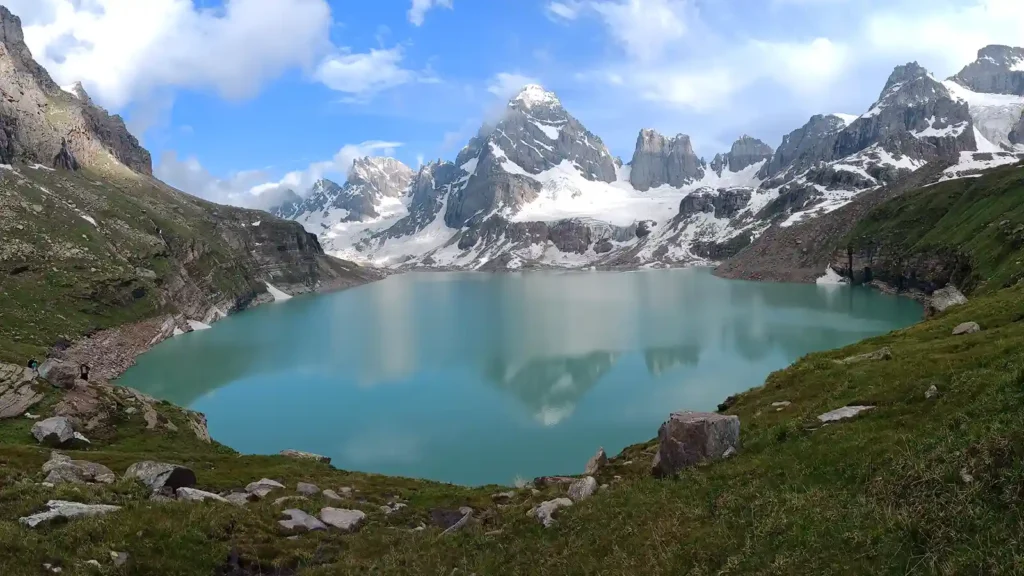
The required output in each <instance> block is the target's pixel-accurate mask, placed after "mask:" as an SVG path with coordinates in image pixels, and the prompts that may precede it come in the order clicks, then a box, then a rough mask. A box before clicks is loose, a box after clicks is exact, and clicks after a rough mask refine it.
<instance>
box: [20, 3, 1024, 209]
mask: <svg viewBox="0 0 1024 576" xmlns="http://www.w3.org/2000/svg"><path fill="white" fill-rule="evenodd" d="M5 4H6V5H7V6H8V7H10V8H11V10H12V11H14V12H15V13H16V14H19V15H20V16H21V17H22V18H23V20H24V22H25V25H26V41H27V42H28V44H29V47H30V48H31V49H32V51H33V54H34V55H35V56H36V58H37V59H38V60H40V61H41V62H42V63H43V65H44V66H46V67H47V69H48V70H49V71H50V72H51V74H52V75H53V76H54V77H55V79H56V80H57V81H58V82H59V83H61V84H70V83H72V82H74V81H76V80H80V81H82V82H83V84H84V85H85V87H86V89H87V90H88V92H89V93H90V95H91V96H92V97H93V98H94V99H95V100H96V101H97V102H99V103H100V104H102V105H104V106H105V107H107V108H109V109H111V110H113V111H116V112H120V113H122V114H123V115H124V116H125V117H126V118H127V120H128V123H129V126H130V128H131V129H132V131H133V132H134V133H135V134H137V135H139V136H140V137H141V139H142V140H143V142H144V144H145V145H146V146H147V147H148V148H149V149H150V150H151V151H152V152H153V157H154V164H155V165H156V166H155V171H156V173H157V175H158V176H159V177H161V178H163V179H165V180H166V181H168V182H169V183H171V184H173V185H175V186H178V187H180V188H182V189H184V190H185V191H187V192H190V193H193V194H197V195H200V196H204V197H207V198H210V199H213V200H217V201H221V202H232V203H238V204H251V205H255V204H258V202H257V201H256V200H255V199H254V198H253V192H262V191H267V190H273V189H276V188H279V187H281V186H288V187H291V188H294V189H296V191H297V192H300V193H301V192H303V191H304V188H305V187H307V186H308V185H310V184H311V183H312V180H313V179H315V178H316V177H320V176H322V175H326V176H328V177H331V178H333V179H335V180H338V181H343V180H344V178H345V171H346V170H347V167H348V165H350V163H351V160H352V158H354V157H355V156H358V155H362V154H390V155H394V156H396V157H397V158H399V159H400V160H402V161H404V162H406V163H408V164H410V165H412V166H416V165H417V163H418V162H419V161H420V160H421V159H424V158H425V159H428V160H429V159H435V158H445V159H451V158H453V157H454V156H455V154H456V153H457V152H458V150H459V149H460V148H461V147H462V146H463V145H464V144H465V142H466V140H467V139H468V138H469V137H470V136H472V135H473V133H475V131H476V129H477V128H478V127H479V125H480V124H481V122H483V121H484V120H485V119H486V118H493V117H495V116H496V115H497V114H498V113H499V111H500V109H501V107H502V106H503V104H504V102H505V101H506V100H507V98H508V97H509V96H510V95H511V94H512V93H513V92H514V91H515V89H516V88H518V87H520V86H521V85H522V84H523V83H525V82H531V81H536V82H539V83H541V84H543V85H544V86H545V87H547V88H548V89H550V90H553V91H555V92H556V93H557V94H558V95H559V97H560V98H561V99H562V101H563V104H564V105H565V106H566V108H567V109H568V110H569V111H570V112H571V113H572V114H573V115H575V116H576V117H577V118H579V119H580V120H581V121H582V122H583V123H584V125H586V126H587V127H588V128H589V129H590V130H591V131H592V132H594V133H596V134H597V135H599V136H601V137H602V139H604V141H605V143H606V144H607V145H608V147H609V148H610V149H611V151H612V153H613V154H617V155H620V156H622V157H623V158H624V159H625V160H626V161H628V160H629V157H630V155H631V154H632V149H633V145H634V141H635V139H636V134H637V132H638V131H639V130H640V129H641V128H646V127H650V128H655V129H657V130H659V131H662V132H664V133H670V134H675V133H679V132H682V133H686V134H690V135H691V136H692V138H693V141H694V145H695V147H696V149H697V152H698V153H699V154H703V155H706V156H708V157H710V156H713V155H714V154H715V153H716V152H719V151H725V150H727V149H728V147H729V145H730V144H731V142H732V141H733V140H735V139H736V138H737V137H738V136H740V135H741V134H745V133H746V134H750V135H752V136H755V137H758V138H761V139H763V140H765V141H766V142H768V143H769V144H770V145H772V146H777V145H778V144H779V142H780V140H781V137H782V135H783V134H784V133H786V132H789V131H790V130H792V129H794V128H797V127H799V126H800V125H802V124H803V123H804V122H805V121H806V120H807V118H808V117H809V116H810V115H811V114H815V113H831V112H846V113H859V112H862V111H864V110H866V109H867V108H868V107H869V106H870V104H871V103H872V102H873V101H874V99H875V98H876V96H877V94H878V91H879V90H880V89H881V87H882V85H883V84H884V82H885V78H886V77H887V76H888V73H889V72H890V71H891V69H892V67H893V66H895V65H896V64H900V63H904V62H907V61H909V60H918V61H920V62H921V63H922V64H923V65H925V66H926V67H928V68H929V69H931V70H933V71H934V72H935V73H936V75H940V76H947V75H949V74H952V73H954V72H955V71H956V70H957V69H959V68H960V67H961V66H963V65H964V64H966V63H968V62H970V61H971V60H973V58H974V53H975V52H976V50H977V49H978V48H980V47H981V46H982V45H984V44H988V43H1007V44H1014V45H1022V44H1024V27H1022V26H1019V23H1020V22H1024V2H1019V1H1018V0H885V1H882V0H560V1H555V0H373V1H367V0H360V1H356V0H6V2H5ZM1015 23H1016V24H1015Z"/></svg>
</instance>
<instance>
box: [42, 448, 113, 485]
mask: <svg viewBox="0 0 1024 576" xmlns="http://www.w3.org/2000/svg"><path fill="white" fill-rule="evenodd" d="M43 472H46V473H47V476H46V482H49V483H51V484H54V485H56V484H65V483H74V484H84V483H89V482H96V483H100V484H113V483H114V481H115V480H116V479H117V477H116V476H115V475H114V473H113V472H112V471H111V470H110V468H107V467H106V466H104V465H102V464H96V463H94V462H86V461H85V460H72V459H71V458H69V457H68V456H65V455H64V454H61V453H59V452H52V453H50V459H49V461H47V462H46V463H45V464H43Z"/></svg>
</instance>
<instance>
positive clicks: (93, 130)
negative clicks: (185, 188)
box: [0, 6, 153, 175]
mask: <svg viewBox="0 0 1024 576" xmlns="http://www.w3.org/2000/svg"><path fill="white" fill-rule="evenodd" d="M74 91H75V93H74V94H72V93H70V92H66V91H64V90H62V89H61V88H60V87H59V86H57V84H56V83H55V82H54V81H53V79H52V78H50V75H49V74H48V73H47V72H46V70H45V69H43V67H42V66H40V65H39V64H38V63H36V62H35V60H33V58H32V54H31V52H29V49H28V47H27V46H26V45H25V39H24V34H23V32H22V28H21V20H20V19H19V18H18V17H17V16H15V15H14V14H12V13H11V12H10V11H9V10H8V9H7V8H5V7H3V6H0V133H2V134H0V161H2V162H11V161H12V160H15V159H17V160H21V161H24V162H29V163H33V162H34V163H40V164H49V163H50V162H51V161H52V160H53V158H55V157H56V155H57V154H58V153H59V152H60V146H61V140H62V139H66V140H67V143H68V150H69V151H70V153H71V154H73V155H74V156H75V157H76V158H77V159H78V161H79V162H80V163H81V164H82V165H83V166H85V167H87V168H90V169H93V170H98V171H110V170H117V169H118V167H119V165H120V166H126V167H128V168H129V169H131V170H133V171H135V172H138V173H140V174H145V175H152V173H153V168H152V159H151V157H150V154H149V152H148V151H147V150H146V149H145V148H142V146H141V145H140V144H139V141H138V140H137V139H136V138H135V137H134V136H132V135H131V134H130V133H129V132H128V129H127V128H126V127H125V124H124V121H123V120H122V119H121V117H120V116H116V115H114V116H111V115H110V114H108V113H107V112H106V111H105V110H103V109H102V108H99V107H98V106H96V105H95V104H93V103H92V101H91V100H90V99H89V98H88V95H87V94H85V90H84V89H82V87H81V85H80V84H79V85H77V86H76V88H75V89H74Z"/></svg>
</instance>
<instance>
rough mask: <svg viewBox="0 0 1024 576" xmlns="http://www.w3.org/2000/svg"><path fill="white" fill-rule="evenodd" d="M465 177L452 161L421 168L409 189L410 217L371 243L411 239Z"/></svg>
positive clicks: (406, 217)
mask: <svg viewBox="0 0 1024 576" xmlns="http://www.w3.org/2000/svg"><path fill="white" fill-rule="evenodd" d="M465 178H466V173H465V171H463V170H461V169H459V168H457V167H456V166H455V164H452V163H451V162H440V161H438V162H431V163H429V164H425V165H424V166H422V167H421V168H420V170H419V172H417V173H416V175H415V176H414V177H413V179H412V183H411V184H410V186H409V214H408V215H406V216H404V217H403V218H402V219H400V220H399V221H398V222H396V223H395V224H394V225H392V226H390V227H389V228H387V229H386V230H383V231H381V232H378V233H377V234H375V235H374V236H373V238H372V239H371V244H372V242H373V241H383V240H387V239H389V238H401V237H403V236H411V235H413V234H416V233H418V232H420V231H422V230H423V229H425V228H426V227H427V226H429V225H430V224H431V223H432V222H434V220H435V219H436V218H437V217H438V215H439V214H440V213H441V210H442V209H443V208H444V206H445V202H446V201H447V199H448V194H449V193H450V192H451V189H452V186H453V185H454V184H455V183H456V181H458V180H460V179H462V180H464V179H465ZM442 218H443V215H442Z"/></svg>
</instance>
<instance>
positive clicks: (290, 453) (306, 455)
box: [281, 450, 331, 464]
mask: <svg viewBox="0 0 1024 576" xmlns="http://www.w3.org/2000/svg"><path fill="white" fill-rule="evenodd" d="M281 456H287V457H288V458H298V459H300V460H313V461H314V462H323V463H324V464H330V463H331V459H330V457H328V456H321V455H319V454H313V453H312V452H301V451H299V450H282V451H281Z"/></svg>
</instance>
